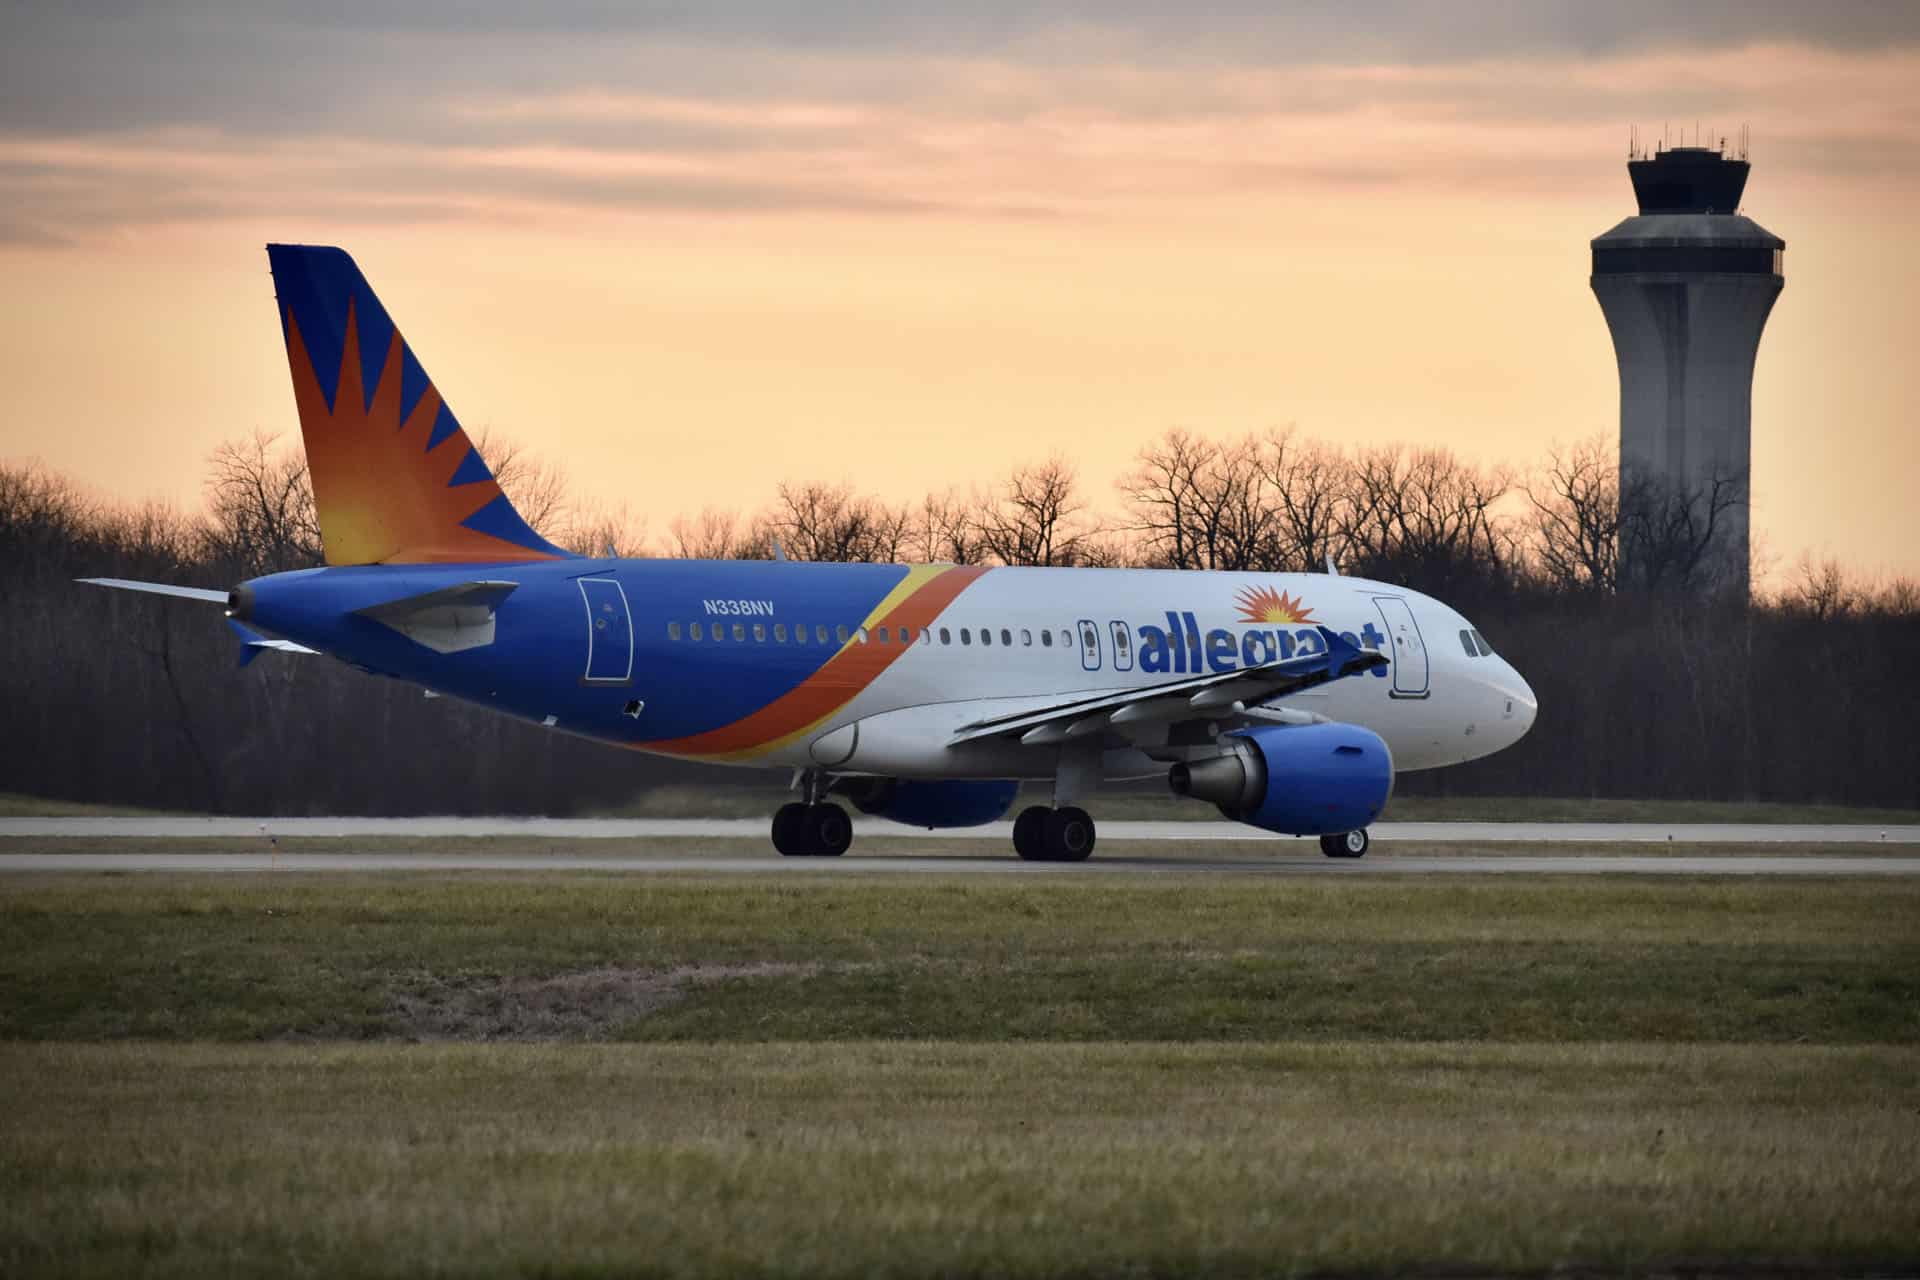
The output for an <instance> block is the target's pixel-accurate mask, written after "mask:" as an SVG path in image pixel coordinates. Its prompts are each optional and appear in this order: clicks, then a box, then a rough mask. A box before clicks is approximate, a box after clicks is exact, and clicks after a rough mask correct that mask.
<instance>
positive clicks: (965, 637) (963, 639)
mask: <svg viewBox="0 0 1920 1280" xmlns="http://www.w3.org/2000/svg"><path fill="white" fill-rule="evenodd" d="M960 643H961V644H972V643H973V633H972V632H971V631H969V630H967V629H966V628H965V627H962V628H960Z"/></svg>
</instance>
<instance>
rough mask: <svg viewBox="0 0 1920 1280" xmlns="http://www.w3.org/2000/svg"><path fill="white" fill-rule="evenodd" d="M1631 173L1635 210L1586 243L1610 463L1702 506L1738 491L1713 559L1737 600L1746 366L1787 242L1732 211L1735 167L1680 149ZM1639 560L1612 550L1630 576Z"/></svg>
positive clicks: (1742, 539) (1738, 167) (1776, 291)
mask: <svg viewBox="0 0 1920 1280" xmlns="http://www.w3.org/2000/svg"><path fill="white" fill-rule="evenodd" d="M1628 167H1629V170H1630V171H1631V174H1632V178H1633V184H1634V190H1635V194H1636V195H1638V196H1639V198H1640V206H1641V207H1640V212H1639V214H1638V215H1636V216H1634V217H1631V218H1628V219H1627V220H1626V221H1624V222H1622V223H1620V225H1618V226H1616V227H1614V228H1613V229H1612V230H1611V231H1608V232H1607V233H1606V234H1605V235H1603V236H1600V237H1599V238H1598V239H1596V240H1594V241H1593V276H1592V284H1593V292H1594V296H1595V297H1596V298H1598V299H1599V302H1600V310H1601V311H1602V312H1603V313H1604V314H1605V316H1606V319H1607V328H1608V329H1609V330H1610V331H1611V332H1612V334H1613V349H1614V355H1615V357H1616V359H1617V360H1618V362H1619V367H1620V468H1621V471H1622V474H1623V475H1626V474H1636V475H1638V476H1641V477H1644V478H1646V479H1649V480H1651V481H1654V482H1655V483H1656V485H1657V487H1658V490H1659V491H1660V492H1663V493H1664V494H1666V495H1668V496H1678V495H1692V496H1693V497H1695V498H1696V499H1698V500H1699V501H1701V502H1702V503H1704V502H1705V500H1706V499H1707V497H1708V496H1709V495H1710V493H1711V491H1712V489H1713V487H1714V486H1715V485H1716V484H1718V485H1719V486H1721V489H1722V494H1723V496H1724V494H1725V489H1726V486H1727V485H1729V484H1732V485H1734V486H1736V487H1737V494H1738V499H1739V505H1738V506H1737V507H1736V508H1734V509H1732V510H1729V511H1726V512H1724V513H1723V514H1722V515H1721V516H1720V519H1719V522H1718V523H1717V525H1716V532H1715V539H1714V541H1715V544H1716V545H1715V547H1714V549H1713V553H1712V556H1711V557H1710V558H1711V560H1712V561H1713V564H1712V566H1711V568H1712V569H1713V571H1714V573H1715V576H1716V578H1717V580H1718V581H1719V582H1721V583H1724V584H1725V585H1726V586H1728V587H1730V588H1734V589H1737V590H1740V591H1742V592H1744V590H1745V587H1746V582H1747V556H1748V509H1747V505H1746V499H1747V484H1748V476H1749V472H1750V467H1751V457H1752V413H1753V366H1754V359H1755V357H1756V356H1757V355H1758V353H1759V349H1760V334H1761V331H1762V329H1764V328H1765V326H1766V323H1767V315H1768V313H1769V312H1771V311H1772V310H1773V303H1774V299H1775V298H1777V297H1778V296H1779V295H1780V290H1781V289H1782V288H1783V287H1784V285H1785V279H1784V277H1783V276H1782V274H1781V260H1782V252H1783V250H1785V248H1786V242H1785V241H1783V240H1781V239H1780V238H1779V237H1778V236H1776V235H1774V234H1773V233H1771V232H1769V231H1768V230H1766V228H1764V227H1762V226H1760V225H1759V224H1758V223H1756V222H1754V221H1753V220H1752V219H1750V218H1746V217H1742V216H1740V215H1739V214H1737V213H1735V212H1734V211H1733V206H1734V205H1736V204H1737V203H1738V201H1739V198H1740V194H1741V191H1742V189H1743V188H1744V187H1745V185H1746V177H1747V164H1746V162H1745V161H1743V160H1730V159H1727V158H1726V157H1724V156H1722V155H1721V154H1720V153H1719V152H1717V151H1713V150H1709V149H1706V148H1699V147H1678V148H1674V149H1672V150H1668V151H1663V152H1660V153H1658V154H1657V155H1655V156H1654V157H1653V158H1651V159H1645V160H1635V161H1633V162H1632V163H1631V164H1630V165H1629V166H1628ZM1702 514H1703V516H1704V512H1703V513H1702ZM1636 554H1638V551H1637V549H1636V548H1634V547H1632V546H1631V545H1628V546H1623V547H1622V569H1623V571H1624V572H1625V573H1626V574H1627V575H1628V576H1629V578H1631V577H1633V576H1634V575H1635V570H1636V568H1644V567H1645V566H1636V565H1635V564H1634V563H1633V560H1634V557H1635V555H1636Z"/></svg>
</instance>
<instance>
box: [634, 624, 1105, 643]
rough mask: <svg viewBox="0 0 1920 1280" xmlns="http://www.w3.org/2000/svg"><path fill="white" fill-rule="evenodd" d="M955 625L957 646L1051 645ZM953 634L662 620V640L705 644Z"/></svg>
mask: <svg viewBox="0 0 1920 1280" xmlns="http://www.w3.org/2000/svg"><path fill="white" fill-rule="evenodd" d="M958 630H959V642H960V643H961V644H963V645H971V644H973V643H975V642H976V640H977V641H978V642H979V643H980V644H981V645H983V646H989V647H990V646H992V645H995V644H998V645H999V646H1000V647H1001V648H1003V649H1011V648H1014V647H1015V644H1016V641H1015V639H1014V637H1015V635H1016V634H1017V635H1018V637H1019V639H1018V641H1017V643H1018V645H1019V646H1020V647H1022V648H1032V647H1033V645H1034V644H1035V642H1036V639H1037V641H1038V643H1039V645H1040V647H1041V648H1043V649H1051V648H1052V647H1053V644H1054V637H1053V632H1052V631H1049V630H1045V629H1042V630H1040V631H1037V632H1036V631H1034V630H1032V629H1030V628H1028V627H1020V628H1018V630H1017V632H1016V629H1015V628H1013V627H1001V628H1000V629H999V631H998V632H996V631H995V630H994V629H993V628H992V627H981V628H979V629H978V630H975V629H974V628H972V627H961V628H959V629H958ZM954 634H955V629H954V628H952V627H940V628H938V629H935V628H933V627H921V628H920V629H919V630H918V631H917V632H916V631H915V630H914V628H912V627H873V628H871V629H869V628H867V627H846V626H836V627H834V628H832V629H831V630H829V629H828V627H827V626H826V624H825V623H815V624H813V625H812V627H811V628H809V626H808V624H806V623H804V622H798V623H795V624H794V625H793V627H792V628H791V629H789V628H788V626H787V624H786V623H784V622H775V623H765V622H731V623H729V622H714V623H700V622H689V623H687V624H686V626H685V627H682V626H681V624H679V623H678V622H669V623H668V624H667V639H669V640H681V639H685V640H689V641H692V640H702V641H706V642H708V643H712V642H715V641H719V642H722V643H724V642H726V641H728V640H731V641H732V642H733V643H735V644H768V643H772V644H813V645H824V644H846V643H847V642H848V641H849V640H851V641H853V642H854V643H855V644H886V645H891V644H896V643H897V644H902V645H912V644H923V645H932V644H944V645H950V644H952V643H954ZM996 636H997V639H996ZM1060 647H1061V648H1063V649H1071V648H1072V647H1073V632H1072V631H1070V630H1066V629H1062V630H1061V632H1060Z"/></svg>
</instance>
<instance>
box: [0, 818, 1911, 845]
mask: <svg viewBox="0 0 1920 1280" xmlns="http://www.w3.org/2000/svg"><path fill="white" fill-rule="evenodd" d="M853 829H854V831H855V833H856V840H857V839H858V837H859V836H860V835H866V836H868V837H872V838H880V837H885V838H887V839H925V838H933V839H939V840H984V841H991V842H993V843H995V844H999V845H1004V846H1008V847H1011V845H1012V842H1013V824H1012V823H1010V822H994V823H989V824H988V825H986V826H984V827H967V828H963V829H961V830H957V831H922V830H919V829H917V828H914V827H902V826H897V825H895V824H894V823H891V822H882V821H878V820H856V821H855V822H854V824H853ZM1368 830H1369V832H1371V834H1372V836H1373V839H1374V843H1376V844H1381V843H1386V844H1392V843H1395V842H1399V841H1415V842H1420V843H1425V844H1780V845H1815V844H1905V845H1920V826H1889V827H1880V826H1860V825H1844V824H1840V823H1833V824H1809V823H1724V822H1700V823H1686V824H1674V823H1657V822H1381V823H1376V824H1375V825H1374V826H1372V827H1370V828H1368ZM262 833H271V834H272V835H275V836H285V837H288V838H290V839H292V838H299V839H336V838H344V837H352V836H384V837H390V838H401V839H414V840H426V839H439V838H445V837H450V836H451V837H465V838H468V839H478V838H495V837H507V838H512V837H525V838H542V839H560V840H638V839H696V840H697V839H715V838H734V839H740V838H747V839H754V840H764V839H766V838H767V820H766V819H765V818H155V817H138V818H0V839H5V838H6V837H9V836H41V837H47V836H54V837H73V838H88V839H114V838H121V837H125V838H130V839H149V840H156V839H192V838H195V837H204V838H232V837H241V836H258V835H261V834H262ZM1100 838H1101V839H1103V840H1168V841H1177V842H1179V843H1181V844H1194V843H1214V842H1219V843H1261V844H1266V845H1269V846H1271V847H1273V848H1274V849H1275V850H1276V851H1277V850H1279V849H1284V848H1287V847H1288V845H1289V844H1290V843H1291V842H1289V841H1288V840H1287V838H1286V837H1285V836H1276V835H1273V834H1272V833H1270V832H1266V831H1261V830H1259V829H1257V828H1254V827H1248V826H1243V825H1241V824H1240V823H1237V822H1102V823H1101V824H1100ZM1310 844H1311V842H1307V845H1310ZM855 847H856V848H857V847H858V845H857V844H856V846H855ZM1303 847H1306V846H1303Z"/></svg>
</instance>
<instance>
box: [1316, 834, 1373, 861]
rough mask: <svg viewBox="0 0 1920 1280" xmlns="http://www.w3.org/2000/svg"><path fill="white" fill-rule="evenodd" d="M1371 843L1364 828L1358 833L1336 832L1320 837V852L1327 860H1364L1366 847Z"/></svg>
mask: <svg viewBox="0 0 1920 1280" xmlns="http://www.w3.org/2000/svg"><path fill="white" fill-rule="evenodd" d="M1372 843H1373V841H1372V840H1370V839H1368V838H1367V832H1366V828H1364V827H1362V828H1361V829H1360V830H1358V831H1336V832H1334V833H1332V834H1331V835H1324V836H1321V837H1320V852H1322V853H1324V854H1326V855H1327V856H1328V857H1329V858H1364V857H1366V856H1367V846H1368V845H1370V844H1372Z"/></svg>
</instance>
